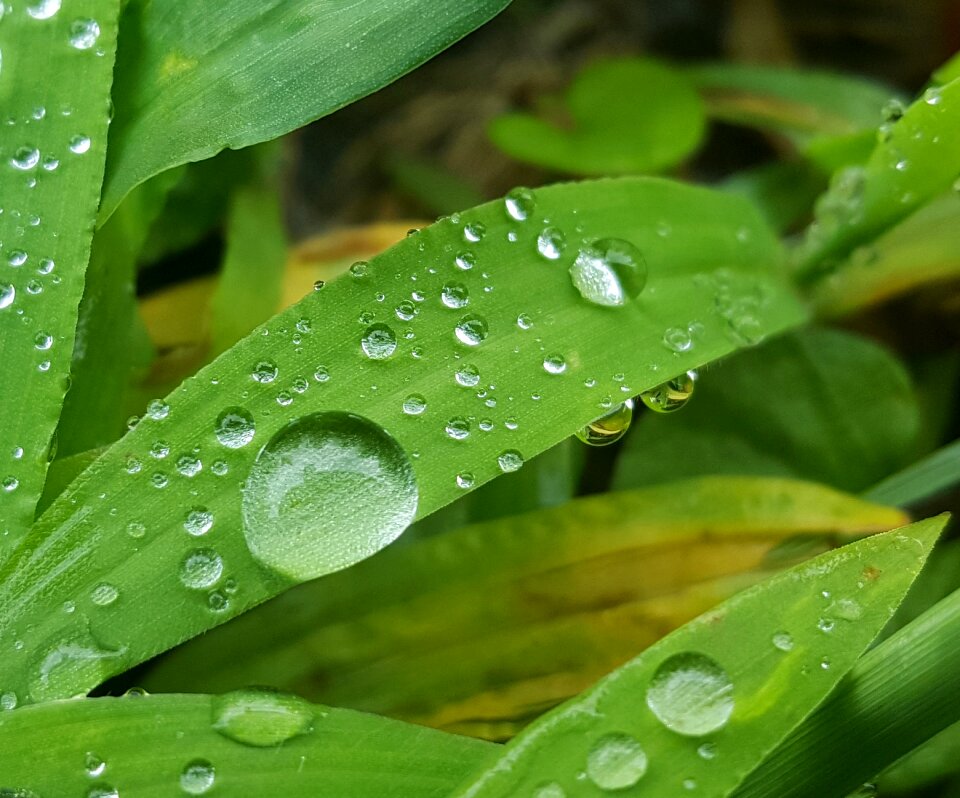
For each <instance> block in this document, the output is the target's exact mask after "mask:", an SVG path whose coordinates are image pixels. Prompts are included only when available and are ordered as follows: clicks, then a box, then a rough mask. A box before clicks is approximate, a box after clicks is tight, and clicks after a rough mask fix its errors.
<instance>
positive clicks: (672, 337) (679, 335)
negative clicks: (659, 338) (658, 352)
mask: <svg viewBox="0 0 960 798" xmlns="http://www.w3.org/2000/svg"><path fill="white" fill-rule="evenodd" d="M663 345H664V346H665V347H666V348H667V349H669V350H670V351H671V352H677V353H680V352H689V351H690V350H691V349H693V337H692V336H691V335H690V330H689V329H688V328H685V327H670V328H668V329H667V331H666V332H665V333H664V334H663Z"/></svg>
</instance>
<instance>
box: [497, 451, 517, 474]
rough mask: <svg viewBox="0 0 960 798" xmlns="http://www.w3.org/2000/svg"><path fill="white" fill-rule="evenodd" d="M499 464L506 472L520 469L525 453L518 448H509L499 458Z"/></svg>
mask: <svg viewBox="0 0 960 798" xmlns="http://www.w3.org/2000/svg"><path fill="white" fill-rule="evenodd" d="M497 465H498V466H500V470H501V471H502V472H503V473H504V474H509V473H511V472H513V471H519V470H520V468H521V467H522V466H523V455H522V454H520V452H518V451H517V450H516V449H508V450H507V451H505V452H503V453H502V454H501V455H500V456H499V457H498V458H497Z"/></svg>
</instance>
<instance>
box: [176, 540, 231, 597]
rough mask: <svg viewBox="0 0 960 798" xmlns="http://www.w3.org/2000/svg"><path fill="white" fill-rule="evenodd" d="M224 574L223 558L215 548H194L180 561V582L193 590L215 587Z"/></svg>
mask: <svg viewBox="0 0 960 798" xmlns="http://www.w3.org/2000/svg"><path fill="white" fill-rule="evenodd" d="M222 575H223V559H222V558H221V557H220V555H219V554H217V552H215V551H214V550H213V549H194V550H193V551H191V552H189V553H188V554H187V556H186V557H184V559H183V562H181V563H180V582H181V583H182V584H183V586H184V587H189V588H191V589H193V590H204V589H205V588H208V587H213V586H214V585H215V584H216V583H217V582H218V581H220V577H221V576H222Z"/></svg>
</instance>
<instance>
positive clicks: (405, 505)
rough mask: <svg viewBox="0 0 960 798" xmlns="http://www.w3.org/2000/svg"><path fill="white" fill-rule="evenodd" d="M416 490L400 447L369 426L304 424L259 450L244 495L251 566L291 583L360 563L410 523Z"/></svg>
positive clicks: (345, 416)
mask: <svg viewBox="0 0 960 798" xmlns="http://www.w3.org/2000/svg"><path fill="white" fill-rule="evenodd" d="M416 509H417V484H416V480H415V477H414V472H413V467H412V466H411V464H410V461H409V459H408V458H407V455H406V453H405V452H404V450H403V449H402V448H401V447H400V445H399V444H398V443H397V442H396V441H395V440H394V439H393V438H392V437H390V436H389V435H388V434H387V433H386V432H385V431H384V430H383V429H381V428H380V427H379V426H377V425H376V424H374V423H373V422H372V421H369V420H368V419H365V418H362V417H360V416H357V415H353V414H350V413H340V412H329V413H315V414H312V415H308V416H303V417H302V418H299V419H297V420H296V421H294V422H292V423H291V424H288V425H287V426H286V427H283V428H282V429H281V430H279V431H278V432H277V433H276V434H275V435H274V436H273V437H272V438H271V439H270V441H269V442H268V443H267V444H266V446H264V447H263V449H261V451H260V453H259V454H258V455H257V459H256V461H255V462H254V465H253V468H252V469H251V470H250V474H249V476H248V478H247V480H246V484H245V486H244V488H243V496H242V510H243V531H244V536H245V537H246V541H247V546H248V547H249V549H250V551H251V553H252V554H253V556H254V557H256V559H258V560H259V561H260V562H261V563H263V564H264V565H265V566H267V567H268V568H272V569H273V570H274V571H277V572H279V573H281V574H284V575H285V576H288V577H290V578H291V579H294V580H297V581H305V580H307V579H314V578H316V577H318V576H322V575H323V574H326V573H330V572H332V571H337V570H339V569H341V568H345V567H347V566H349V565H352V564H353V563H355V562H358V561H360V560H362V559H364V558H366V557H369V556H370V555H372V554H375V553H376V552H377V551H379V550H380V549H382V548H383V547H384V546H386V545H387V544H389V543H391V542H392V541H393V540H395V539H396V538H397V537H398V536H399V535H400V534H401V533H402V532H403V531H404V530H405V529H406V528H407V527H408V526H409V525H410V522H411V521H412V520H413V517H414V514H415V513H416Z"/></svg>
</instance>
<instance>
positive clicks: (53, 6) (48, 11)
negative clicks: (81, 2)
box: [0, 0, 60, 118]
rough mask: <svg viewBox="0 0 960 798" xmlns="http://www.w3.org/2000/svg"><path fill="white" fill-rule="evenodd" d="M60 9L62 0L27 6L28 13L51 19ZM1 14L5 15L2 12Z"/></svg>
mask: <svg viewBox="0 0 960 798" xmlns="http://www.w3.org/2000/svg"><path fill="white" fill-rule="evenodd" d="M59 10H60V0H38V2H36V3H33V4H32V5H29V6H27V13H28V14H29V15H30V16H31V17H33V18H34V19H50V17H52V16H54V15H55V14H56V13H57V12H58V11H59ZM0 16H3V15H2V14H0ZM41 118H42V117H41Z"/></svg>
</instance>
